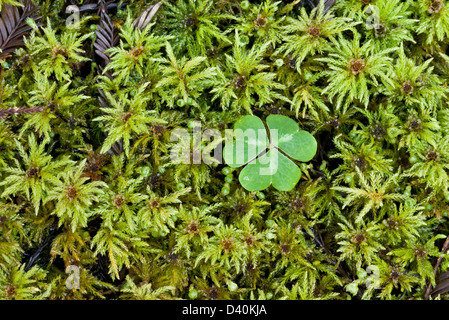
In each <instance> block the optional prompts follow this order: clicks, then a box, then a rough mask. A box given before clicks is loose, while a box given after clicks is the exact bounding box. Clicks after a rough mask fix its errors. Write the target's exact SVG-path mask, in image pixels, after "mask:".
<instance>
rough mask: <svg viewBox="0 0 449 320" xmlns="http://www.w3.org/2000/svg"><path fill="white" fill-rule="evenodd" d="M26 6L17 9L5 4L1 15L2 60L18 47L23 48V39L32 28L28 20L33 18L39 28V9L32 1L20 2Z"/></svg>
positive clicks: (0, 41) (0, 43) (0, 54)
mask: <svg viewBox="0 0 449 320" xmlns="http://www.w3.org/2000/svg"><path fill="white" fill-rule="evenodd" d="M20 2H21V3H22V4H23V5H24V6H23V7H15V6H11V5H9V4H5V5H4V7H3V10H2V12H1V13H0V49H1V50H2V52H0V59H1V58H4V57H7V56H8V55H10V54H11V53H12V52H14V50H16V49H17V48H18V47H20V46H23V44H24V42H23V37H24V35H26V34H27V33H28V32H29V31H30V30H31V27H30V26H29V25H28V24H27V22H26V21H27V19H28V18H32V19H33V20H34V21H35V22H36V25H37V26H40V25H41V24H40V23H39V21H38V20H39V19H40V17H39V16H38V15H37V11H38V10H39V7H35V6H34V5H33V3H32V2H31V0H27V1H25V2H23V1H20Z"/></svg>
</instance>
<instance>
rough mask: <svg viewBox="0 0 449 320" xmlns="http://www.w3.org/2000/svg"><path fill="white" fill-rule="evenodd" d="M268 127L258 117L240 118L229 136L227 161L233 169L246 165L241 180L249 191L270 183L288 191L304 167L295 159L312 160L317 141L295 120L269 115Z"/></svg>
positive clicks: (262, 187)
mask: <svg viewBox="0 0 449 320" xmlns="http://www.w3.org/2000/svg"><path fill="white" fill-rule="evenodd" d="M266 126H267V128H268V132H267V129H266V127H265V125H264V123H263V122H262V120H261V119H260V118H259V117H256V116H244V117H242V118H241V119H239V120H238V121H237V122H236V123H235V124H234V131H233V133H232V136H228V137H227V139H228V140H227V143H226V145H225V147H224V149H223V158H224V161H225V162H226V163H227V165H229V166H230V167H233V168H237V167H241V166H244V165H246V166H245V167H244V168H243V169H242V171H241V172H240V175H239V181H240V183H241V185H242V186H243V187H244V188H245V189H246V190H248V191H259V190H264V189H266V188H268V187H269V186H270V185H271V184H272V185H273V187H274V188H276V189H277V190H279V191H289V190H291V189H293V188H294V187H295V185H296V184H297V183H298V181H299V179H300V178H301V169H299V168H298V166H297V165H296V164H295V163H294V162H293V161H292V159H294V160H298V161H302V162H307V161H310V160H311V159H312V158H313V157H314V156H315V154H316V151H317V142H316V140H315V138H314V137H313V136H312V135H311V134H310V133H308V132H307V131H304V130H300V129H299V126H298V124H297V123H296V122H295V121H294V120H292V119H290V118H288V117H285V116H282V115H270V116H268V117H267V119H266ZM231 138H232V139H233V140H232V142H231V141H230V139H231ZM230 142H231V143H230Z"/></svg>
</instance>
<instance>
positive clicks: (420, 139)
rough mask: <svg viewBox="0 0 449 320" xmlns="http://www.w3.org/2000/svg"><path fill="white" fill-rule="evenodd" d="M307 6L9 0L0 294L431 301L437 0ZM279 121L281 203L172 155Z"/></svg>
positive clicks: (438, 248)
mask: <svg viewBox="0 0 449 320" xmlns="http://www.w3.org/2000/svg"><path fill="white" fill-rule="evenodd" d="M318 2H319V1H316V0H311V1H298V0H295V1H294V0H289V1H274V0H252V1H235V0H196V1H195V0H163V1H161V2H160V3H159V2H158V1H157V0H152V1H144V0H135V1H127V2H126V4H123V3H122V2H121V1H103V0H98V1H96V0H90V1H73V3H78V4H79V6H80V8H81V10H80V17H79V18H80V19H79V25H78V27H79V28H70V25H69V24H68V23H66V22H67V20H66V19H67V18H68V16H69V14H67V13H66V12H65V10H66V7H65V5H66V4H67V1H62V0H57V1H49V0H33V1H31V0H20V1H19V0H17V1H12V0H3V1H2V0H0V49H1V51H0V298H1V299H146V300H148V299H194V298H196V299H392V300H395V299H403V300H405V299H427V298H429V297H431V298H438V296H437V295H434V294H433V295H432V294H431V293H432V290H433V289H434V288H435V287H436V286H437V285H438V276H439V275H440V274H443V273H445V272H448V271H449V270H448V268H449V260H448V259H447V255H446V254H445V253H444V251H445V250H446V249H447V247H444V239H446V237H447V236H448V235H449V227H448V219H449V191H448V188H449V182H448V181H449V133H448V132H449V108H448V104H447V101H448V100H447V99H448V88H447V83H448V80H449V57H448V56H447V55H446V52H447V50H448V43H449V1H446V0H420V1H412V0H372V1H359V0H336V1H335V4H333V6H329V4H330V3H332V1H323V2H320V3H318ZM313 4H315V5H313ZM33 8H35V9H36V10H35V11H32V10H34V9H33ZM10 12H13V13H14V14H11V13H10ZM39 17H40V18H39ZM28 18H33V19H34V20H33V19H28ZM11 26H14V28H10V27H11ZM14 30H15V31H14ZM17 30H20V31H21V32H20V33H17ZM22 31H23V32H22ZM271 114H281V115H283V116H286V117H289V118H290V119H292V120H294V121H295V122H296V123H297V124H298V125H299V127H300V128H301V130H305V131H307V132H310V133H311V134H313V136H314V138H315V139H316V141H317V144H318V151H317V153H316V155H315V157H314V158H313V159H312V160H311V161H310V162H305V163H296V164H298V167H299V168H300V169H301V170H300V171H301V172H302V176H301V179H300V180H299V182H298V183H297V184H296V186H295V187H294V188H293V189H292V190H290V191H277V190H276V189H274V188H273V187H268V188H267V189H266V190H263V191H260V192H249V191H247V190H245V189H244V188H243V187H242V185H241V184H240V182H239V180H238V177H239V173H240V172H241V170H242V168H243V167H244V166H243V167H239V168H231V167H229V166H227V165H226V164H222V163H217V162H218V161H211V162H208V163H205V162H202V163H184V162H183V161H180V160H179V159H178V160H176V159H172V158H171V157H170V155H171V151H172V150H173V148H174V147H175V146H180V145H181V146H182V148H184V149H188V150H191V151H192V150H193V149H190V148H195V147H197V148H199V150H202V151H205V152H209V153H210V151H212V150H213V149H214V148H215V146H217V145H218V144H219V143H220V142H222V140H219V139H218V140H214V141H212V140H210V139H208V138H207V137H205V136H204V135H203V136H200V137H197V136H194V137H193V139H188V138H186V137H180V140H179V141H178V142H179V144H177V142H175V141H172V139H171V138H173V134H174V133H176V132H179V129H184V130H186V131H187V132H192V131H193V130H194V129H196V128H198V127H199V126H201V129H202V130H205V129H215V130H218V132H220V133H222V137H223V139H224V137H225V130H226V129H231V128H233V126H234V124H235V123H236V122H237V121H238V120H239V119H240V118H241V117H242V116H246V115H254V116H257V117H259V118H260V119H267V118H268V117H269V116H270V115H271ZM290 121H291V120H290ZM295 125H296V124H295ZM178 137H179V136H178ZM270 147H271V145H270ZM298 148H300V147H299V146H298ZM280 149H282V148H280ZM279 152H283V151H282V150H281V151H279ZM194 156H195V154H194V152H188V153H187V159H191V158H193V157H194ZM296 164H295V166H296ZM69 266H76V267H78V268H79V271H80V272H79V277H80V279H79V280H80V281H79V288H69V287H68V286H67V284H66V280H67V279H68V277H69V274H68V273H67V272H66V268H67V267H69ZM373 270H377V271H376V273H373V272H372V271H373ZM375 277H377V278H375ZM369 283H371V284H373V285H371V286H370V285H367V284H369ZM429 286H431V287H429ZM446 287H447V286H446ZM427 288H430V289H429V290H426V289H427ZM443 288H444V286H443ZM438 292H439V293H440V298H441V299H447V298H448V297H449V296H448V293H447V292H446V291H444V290H442V291H441V290H440V291H438Z"/></svg>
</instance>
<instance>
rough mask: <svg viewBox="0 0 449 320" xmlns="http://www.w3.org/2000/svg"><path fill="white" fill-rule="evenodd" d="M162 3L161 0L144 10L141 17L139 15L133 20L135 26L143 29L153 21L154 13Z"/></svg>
mask: <svg viewBox="0 0 449 320" xmlns="http://www.w3.org/2000/svg"><path fill="white" fill-rule="evenodd" d="M161 5H162V1H159V2H158V3H156V4H155V5H151V6H149V7H148V8H146V10H145V11H144V12H142V13H141V14H140V15H139V17H137V19H136V20H134V22H133V26H134V28H137V29H140V30H143V29H145V27H146V26H147V25H148V24H149V23H150V22H151V19H153V17H154V15H155V14H156V13H157V11H158V10H159V8H160V7H161Z"/></svg>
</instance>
